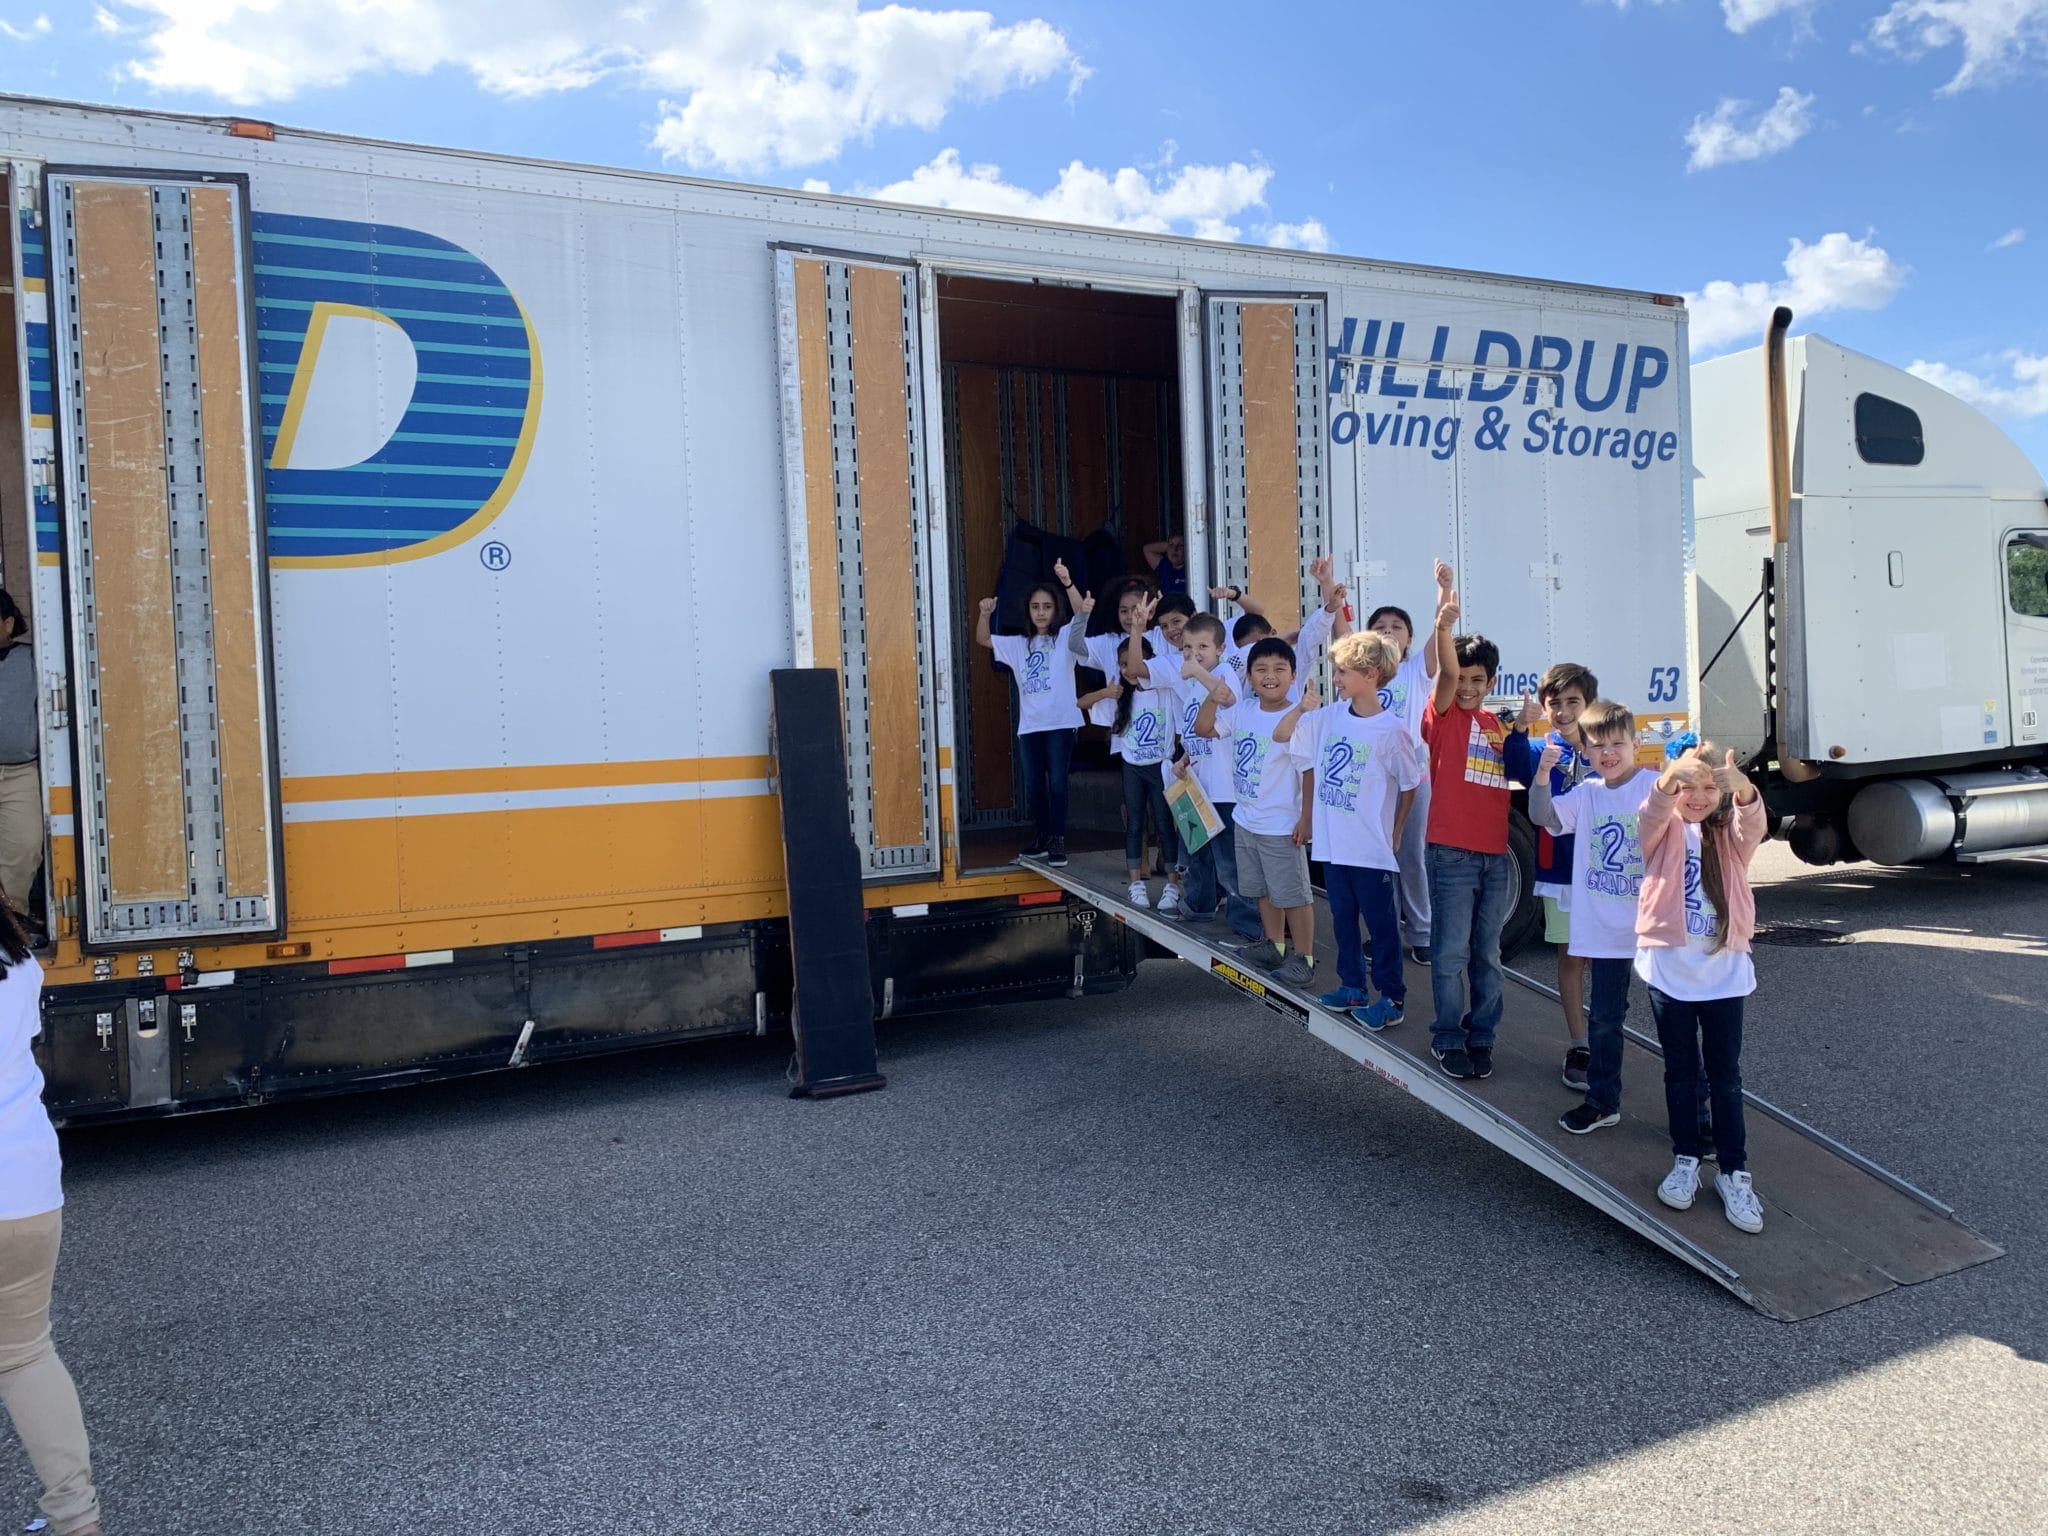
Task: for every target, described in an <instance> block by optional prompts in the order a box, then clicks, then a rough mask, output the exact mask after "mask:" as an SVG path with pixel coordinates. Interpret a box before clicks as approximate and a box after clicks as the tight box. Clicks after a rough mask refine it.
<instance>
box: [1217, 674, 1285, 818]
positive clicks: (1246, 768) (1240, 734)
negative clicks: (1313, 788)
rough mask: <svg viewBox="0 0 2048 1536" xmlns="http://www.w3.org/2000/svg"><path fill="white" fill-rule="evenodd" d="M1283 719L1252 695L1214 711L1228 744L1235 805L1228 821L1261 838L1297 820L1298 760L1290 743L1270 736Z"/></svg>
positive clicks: (1282, 714)
mask: <svg viewBox="0 0 2048 1536" xmlns="http://www.w3.org/2000/svg"><path fill="white" fill-rule="evenodd" d="M1286 717H1287V711H1286V710H1285V709H1267V708H1266V707H1265V706H1264V705H1262V704H1261V703H1260V702H1259V701H1258V700H1257V699H1255V698H1253V699H1245V700H1244V701H1242V702H1241V703H1239V704H1236V705H1234V706H1232V707H1231V708H1229V709H1219V710H1217V711H1216V735H1217V738H1218V739H1219V740H1223V741H1228V742H1229V744H1230V747H1229V750H1230V770H1231V779H1232V784H1231V788H1232V791H1233V793H1234V794H1235V796H1236V804H1237V808H1236V809H1235V810H1234V811H1233V812H1232V813H1231V819H1232V820H1233V821H1235V822H1236V824H1237V825H1238V826H1240V827H1242V828H1243V829H1244V830H1245V831H1247V832H1256V833H1259V834H1260V835H1261V836H1264V837H1286V836H1288V835H1289V834H1290V833H1292V832H1293V831H1294V828H1295V824H1296V823H1297V822H1299V821H1300V820H1301V761H1300V759H1298V758H1297V757H1296V756H1295V755H1294V749H1293V743H1292V742H1286V741H1275V740H1274V739H1273V727H1274V726H1276V725H1278V724H1279V723H1280V722H1281V721H1282V720H1284V719H1285V718H1286ZM1298 728H1299V727H1297V729H1298Z"/></svg>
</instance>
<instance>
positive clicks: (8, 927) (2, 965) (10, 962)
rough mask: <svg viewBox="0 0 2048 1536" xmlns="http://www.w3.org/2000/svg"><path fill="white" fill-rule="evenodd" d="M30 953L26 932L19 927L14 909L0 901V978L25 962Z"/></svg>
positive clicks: (19, 920)
mask: <svg viewBox="0 0 2048 1536" xmlns="http://www.w3.org/2000/svg"><path fill="white" fill-rule="evenodd" d="M30 953H31V948H30V945H29V940H28V930H27V929H25V928H23V927H22V926H21V919H20V918H19V917H16V916H15V915H14V908H12V907H10V906H8V905H7V903H6V902H4V901H0V978H4V977H5V976H6V975H7V973H8V972H9V971H10V970H12V969H13V968H14V967H15V966H17V965H19V964H21V962H22V961H24V960H26V959H27V958H28V957H29V955H30Z"/></svg>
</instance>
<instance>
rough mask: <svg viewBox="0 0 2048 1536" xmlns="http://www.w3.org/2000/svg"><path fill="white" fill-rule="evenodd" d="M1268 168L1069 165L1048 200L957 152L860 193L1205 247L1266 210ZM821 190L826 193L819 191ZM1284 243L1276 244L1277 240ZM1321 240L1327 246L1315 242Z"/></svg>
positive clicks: (1289, 233)
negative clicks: (1201, 242) (1199, 241)
mask: <svg viewBox="0 0 2048 1536" xmlns="http://www.w3.org/2000/svg"><path fill="white" fill-rule="evenodd" d="M1272 179H1273V171H1272V168H1271V167H1270V166H1264V165H1248V164H1246V163H1245V162H1244V161H1241V160H1233V161H1231V162H1230V164H1228V165H1183V166H1179V167H1169V166H1166V165H1163V164H1162V165H1157V166H1155V167H1154V168H1153V169H1151V170H1141V169H1139V168H1138V167H1137V166H1133V165H1126V166H1123V167H1121V168H1119V169H1117V170H1115V171H1103V170H1099V169H1097V168H1096V167H1094V166H1091V165H1084V164H1083V163H1082V162H1081V161H1079V160H1075V161H1071V162H1070V163H1069V164H1068V165H1067V167H1066V169H1065V170H1063V171H1061V172H1060V174H1059V180H1058V181H1057V182H1056V183H1054V185H1053V186H1052V187H1051V188H1049V189H1048V190H1046V191H1044V192H1034V191H1032V190H1031V189H1030V188H1028V187H1023V186H1019V185H1018V184H1016V183H1015V182H1010V181H1005V180H1004V179H1003V172H1002V168H1001V167H1000V166H995V165H986V164H974V165H969V164H966V163H965V162H963V161H962V160H961V158H960V152H959V151H958V150H956V149H945V150H941V151H940V152H939V153H938V154H936V155H934V156H933V157H932V158H931V160H929V161H928V162H926V163H925V164H924V165H921V166H919V167H918V168H917V169H916V170H914V171H912V172H911V173H910V174H909V175H908V176H906V177H904V178H903V179H902V180H901V181H894V182H891V183H889V185H887V186H884V187H862V188H860V189H859V192H860V195H861V196H863V197H878V198H881V199H882V200H883V201H885V202H892V203H921V204H924V205H926V206H928V207H933V208H958V209H962V210H966V211H972V212H976V213H994V214H1002V215H1006V216H1008V217H1013V218H1028V219H1051V220H1054V221H1056V222H1058V223H1062V224H1097V225H1106V226H1109V227H1110V228H1114V229H1137V230H1145V231H1148V232H1150V233H1152V234H1179V235H1197V236H1200V237H1201V238H1203V239H1205V240H1235V239H1237V238H1238V237H1239V236H1240V235H1242V234H1243V232H1244V231H1243V228H1242V227H1241V226H1240V224H1238V223H1237V222H1235V221H1236V220H1238V219H1240V218H1242V217H1243V216H1244V215H1245V214H1247V213H1251V212H1253V211H1255V210H1259V209H1263V208H1264V207H1265V205H1266V187H1267V184H1268V183H1270V182H1271V181H1272ZM820 190H823V189H822V188H821V189H820ZM1254 232H1255V233H1257V234H1259V235H1260V236H1262V237H1263V238H1265V239H1266V240H1267V241H1268V243H1270V244H1274V245H1281V244H1289V243H1292V244H1294V245H1298V246H1300V247H1301V248H1302V249H1306V250H1327V249H1328V248H1329V245H1328V242H1329V231H1328V230H1327V229H1325V228H1324V227H1323V224H1322V221H1321V220H1319V219H1305V220H1303V221H1302V222H1301V223H1299V224H1260V223H1256V222H1255V223H1254ZM1276 235H1280V236H1284V237H1285V238H1284V239H1276V238H1275V236H1276ZM1317 239H1320V240H1321V241H1323V242H1324V243H1323V244H1322V245H1315V244H1312V243H1311V241H1313V240H1317Z"/></svg>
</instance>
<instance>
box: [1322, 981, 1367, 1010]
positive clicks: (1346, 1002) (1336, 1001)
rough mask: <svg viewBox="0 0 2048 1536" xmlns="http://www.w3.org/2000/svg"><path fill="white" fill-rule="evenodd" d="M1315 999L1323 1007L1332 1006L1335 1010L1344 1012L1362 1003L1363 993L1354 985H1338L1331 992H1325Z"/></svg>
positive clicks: (1363, 999)
mask: <svg viewBox="0 0 2048 1536" xmlns="http://www.w3.org/2000/svg"><path fill="white" fill-rule="evenodd" d="M1316 1001H1317V1002H1319V1003H1321V1004H1322V1005H1323V1006H1324V1007H1325V1008H1334V1009H1336V1010H1337V1012H1339V1013H1344V1012H1347V1011H1349V1010H1350V1009H1353V1008H1356V1007H1358V1006H1359V1005H1360V1004H1361V1003H1363V1002H1364V1001H1365V994H1364V993H1363V992H1361V991H1359V990H1358V988H1356V987H1338V988H1337V989H1336V990H1335V991H1333V992H1325V993H1324V994H1323V995H1322V996H1321V997H1319V998H1317V999H1316Z"/></svg>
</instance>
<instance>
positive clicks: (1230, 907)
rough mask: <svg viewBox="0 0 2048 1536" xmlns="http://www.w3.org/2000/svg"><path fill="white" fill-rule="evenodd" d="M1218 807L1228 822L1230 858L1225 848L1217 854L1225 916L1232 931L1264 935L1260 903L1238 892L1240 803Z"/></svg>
mask: <svg viewBox="0 0 2048 1536" xmlns="http://www.w3.org/2000/svg"><path fill="white" fill-rule="evenodd" d="M1216 809H1217V810H1219V811H1221V812H1222V813H1223V819H1224V820H1225V821H1226V822H1228V823H1229V825H1228V826H1227V827H1225V828H1224V830H1223V837H1224V840H1225V843H1226V845H1227V858H1228V862H1227V863H1226V862H1225V860H1226V852H1219V853H1218V854H1217V855H1216V878H1217V879H1218V880H1220V881H1221V882H1222V884H1223V896H1224V900H1223V915H1224V919H1225V921H1226V922H1228V923H1229V925H1230V931H1231V932H1232V933H1234V934H1236V935H1238V937H1240V938H1245V939H1253V940H1257V939H1263V938H1264V937H1265V936H1266V927H1265V924H1264V922H1263V921H1262V920H1261V919H1260V917H1259V904H1258V903H1257V902H1256V901H1253V900H1252V899H1251V898H1249V897H1246V896H1240V895H1239V894H1238V884H1237V806H1236V805H1235V804H1231V805H1219V806H1217V807H1216Z"/></svg>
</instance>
